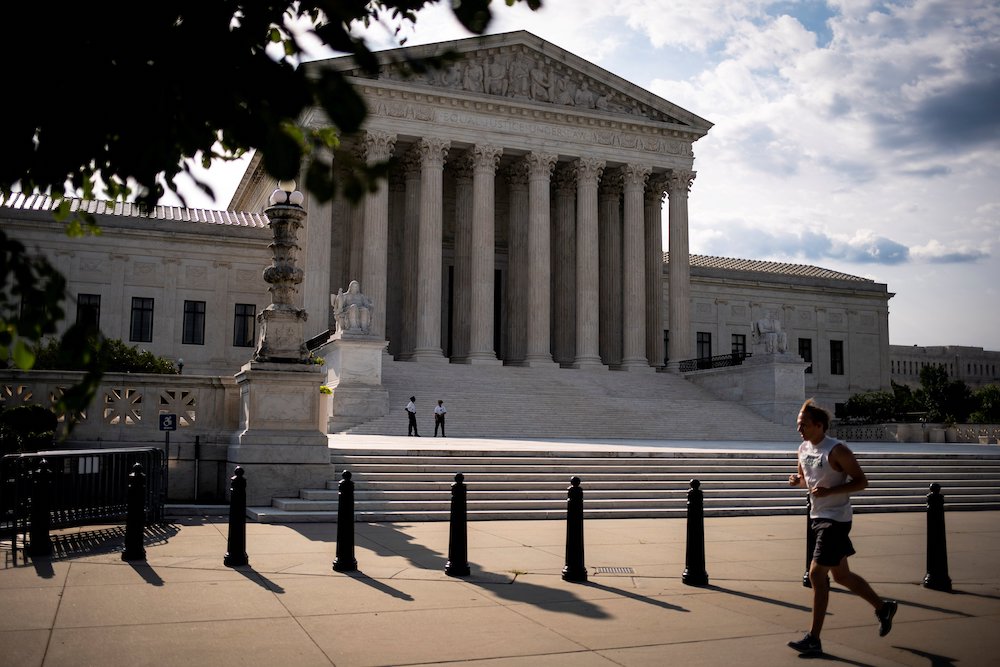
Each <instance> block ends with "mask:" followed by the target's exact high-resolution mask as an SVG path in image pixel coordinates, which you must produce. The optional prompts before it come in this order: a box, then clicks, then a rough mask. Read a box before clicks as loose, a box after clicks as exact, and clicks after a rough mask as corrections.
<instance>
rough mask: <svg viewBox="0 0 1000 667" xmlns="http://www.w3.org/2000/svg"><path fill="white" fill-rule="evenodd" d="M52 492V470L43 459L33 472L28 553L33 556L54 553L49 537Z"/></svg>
mask: <svg viewBox="0 0 1000 667" xmlns="http://www.w3.org/2000/svg"><path fill="white" fill-rule="evenodd" d="M51 494H52V470H51V469H50V468H49V462H48V461H47V460H46V459H42V460H41V461H40V462H39V464H38V469H37V470H33V471H32V473H31V528H30V529H29V532H28V549H27V553H28V555H29V556H31V557H32V558H43V557H46V556H51V555H52V540H50V539H49V528H50V527H51V525H52V521H51V518H50V517H49V498H50V497H51ZM14 553H15V554H16V553H17V552H16V551H15V552H14Z"/></svg>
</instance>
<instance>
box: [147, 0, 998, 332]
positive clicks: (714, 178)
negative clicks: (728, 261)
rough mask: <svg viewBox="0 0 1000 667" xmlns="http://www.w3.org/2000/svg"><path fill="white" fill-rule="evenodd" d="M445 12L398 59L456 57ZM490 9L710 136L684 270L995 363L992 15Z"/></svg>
mask: <svg viewBox="0 0 1000 667" xmlns="http://www.w3.org/2000/svg"><path fill="white" fill-rule="evenodd" d="M448 4H449V3H444V4H437V5H432V6H430V7H428V8H426V9H424V10H422V11H421V12H419V13H418V15H417V16H418V19H417V22H416V24H415V25H413V26H412V28H408V29H404V31H403V33H402V35H403V36H405V37H406V39H407V45H417V44H423V43H428V42H439V41H446V40H452V39H459V38H463V37H469V36H470V35H469V33H467V32H466V31H465V30H464V29H463V28H462V27H461V26H460V25H459V24H458V23H457V21H455V19H454V18H453V17H452V15H451V12H450V10H449V9H448ZM492 6H493V8H494V20H493V22H492V23H491V24H490V27H489V29H488V31H487V32H488V33H499V32H508V31H512V30H527V31H528V32H531V33H533V34H535V35H537V36H538V37H541V38H542V39H545V40H547V41H549V42H552V43H554V44H555V45H557V46H559V47H561V48H563V49H566V50H567V51H570V52H572V53H574V54H576V55H577V56H580V57H581V58H585V59H586V60H589V61H590V62H592V63H594V64H596V65H599V66H600V67H603V68H604V69H606V70H608V71H610V72H611V73H613V74H615V75H617V76H620V77H622V78H624V79H626V80H628V81H630V82H631V83H634V84H636V85H638V86H641V87H642V88H645V89H647V90H649V91H650V92H652V93H654V94H656V95H658V96H660V97H662V98H664V99H666V100H669V101H670V102H672V103H674V104H677V105H679V106H681V107H683V108H685V109H687V110H689V111H691V112H693V113H696V114H698V115H699V116H701V117H702V118H705V119H707V120H709V121H711V122H712V123H714V127H713V128H712V129H711V130H710V131H709V132H708V134H707V136H705V137H704V138H702V139H700V140H699V141H698V142H697V143H695V145H694V154H695V162H694V168H695V170H696V171H697V172H698V175H697V178H696V179H695V182H694V185H693V187H692V189H691V195H690V199H689V209H690V250H691V252H692V253H694V254H702V255H715V256H720V257H738V258H745V259H760V260H774V261H782V262H794V263H799V264H810V265H814V266H821V267H825V268H828V269H833V270H836V271H842V272H845V273H849V274H852V275H856V276H863V277H865V278H870V279H872V280H875V281H876V282H879V283H885V284H886V285H887V287H888V290H889V292H890V293H894V294H895V296H894V297H893V298H892V299H891V300H890V301H889V340H890V343H892V344H894V345H967V346H974V347H983V348H985V349H987V350H1000V3H998V2H997V1H996V0H913V1H897V2H880V1H876V0H830V1H824V0H782V1H773V0H615V1H614V2H582V1H581V0H543V7H542V9H541V10H539V11H537V12H531V11H530V10H528V9H527V8H526V7H524V6H523V5H522V4H519V5H517V6H515V7H512V8H511V7H507V6H506V4H505V3H504V2H500V1H499V0H497V1H495V2H493V4H492ZM366 38H367V39H368V40H369V44H370V45H371V46H373V47H375V48H390V47H394V46H396V45H397V44H396V43H395V42H394V41H392V37H391V33H390V31H387V30H385V29H384V28H382V27H380V26H377V25H376V26H373V27H371V28H369V29H368V31H367V32H366ZM237 169H241V167H237ZM241 174H242V171H237V170H235V169H234V168H233V167H231V166H230V167H229V168H218V165H217V166H216V167H215V168H213V169H212V170H210V171H209V172H208V174H207V176H208V178H209V181H210V182H212V183H213V186H214V187H215V188H216V190H217V196H218V200H219V202H220V203H212V202H211V201H210V200H206V199H205V198H203V197H201V198H199V195H198V193H197V192H194V191H188V190H187V189H186V188H182V191H184V192H185V194H186V195H188V204H189V205H190V206H194V207H204V208H224V207H225V205H226V204H227V203H228V201H229V197H230V196H231V194H232V192H233V191H235V188H236V186H237V185H238V183H239V179H240V176H241ZM163 203H168V204H169V203H176V202H175V201H172V200H169V199H168V200H164V202H163ZM665 211H666V207H664V212H665ZM664 243H666V234H664Z"/></svg>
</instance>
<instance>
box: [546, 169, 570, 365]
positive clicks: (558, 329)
mask: <svg viewBox="0 0 1000 667" xmlns="http://www.w3.org/2000/svg"><path fill="white" fill-rule="evenodd" d="M552 181H553V185H554V188H553V190H554V191H555V196H556V201H555V221H554V224H553V235H552V239H553V240H552V243H553V247H552V276H553V280H552V289H553V292H552V329H553V331H552V353H553V354H552V356H553V359H554V360H555V361H556V362H557V363H558V364H559V365H560V366H570V365H572V363H573V361H574V360H575V358H576V207H575V203H576V170H575V168H574V166H573V165H572V164H570V163H568V162H567V163H561V164H559V166H558V168H557V169H556V171H555V174H554V175H553V179H552Z"/></svg>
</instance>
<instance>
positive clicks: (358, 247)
mask: <svg viewBox="0 0 1000 667" xmlns="http://www.w3.org/2000/svg"><path fill="white" fill-rule="evenodd" d="M352 150H353V152H354V153H355V154H356V155H357V157H358V159H359V160H363V159H364V146H363V145H362V144H358V145H356V146H354V147H353V149H352ZM349 218H350V225H351V231H350V241H349V246H348V247H349V250H348V252H349V255H348V264H347V280H346V281H345V284H344V285H343V288H344V291H345V292H346V291H347V286H348V285H350V283H351V281H352V280H358V281H360V280H361V279H362V278H364V261H365V200H364V199H362V200H360V201H356V202H351V203H350V214H349ZM363 287H364V285H362V288H363Z"/></svg>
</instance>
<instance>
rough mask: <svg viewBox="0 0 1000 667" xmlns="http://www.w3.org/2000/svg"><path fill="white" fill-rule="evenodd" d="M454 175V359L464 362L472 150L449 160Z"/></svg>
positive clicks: (469, 273)
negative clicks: (453, 159)
mask: <svg viewBox="0 0 1000 667" xmlns="http://www.w3.org/2000/svg"><path fill="white" fill-rule="evenodd" d="M449 166H450V167H451V171H452V173H453V175H454V177H455V273H454V278H453V280H454V283H453V290H454V297H453V301H452V309H451V312H450V313H449V316H450V318H451V330H452V339H451V361H452V363H465V361H466V360H467V358H468V356H469V333H470V331H469V327H470V321H469V309H470V308H471V304H472V294H471V291H472V265H471V261H472V216H473V201H472V194H473V193H472V179H473V170H474V166H473V158H472V155H471V154H470V152H469V151H466V152H464V153H462V154H461V155H459V156H458V159H456V160H455V161H454V162H453V163H449Z"/></svg>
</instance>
